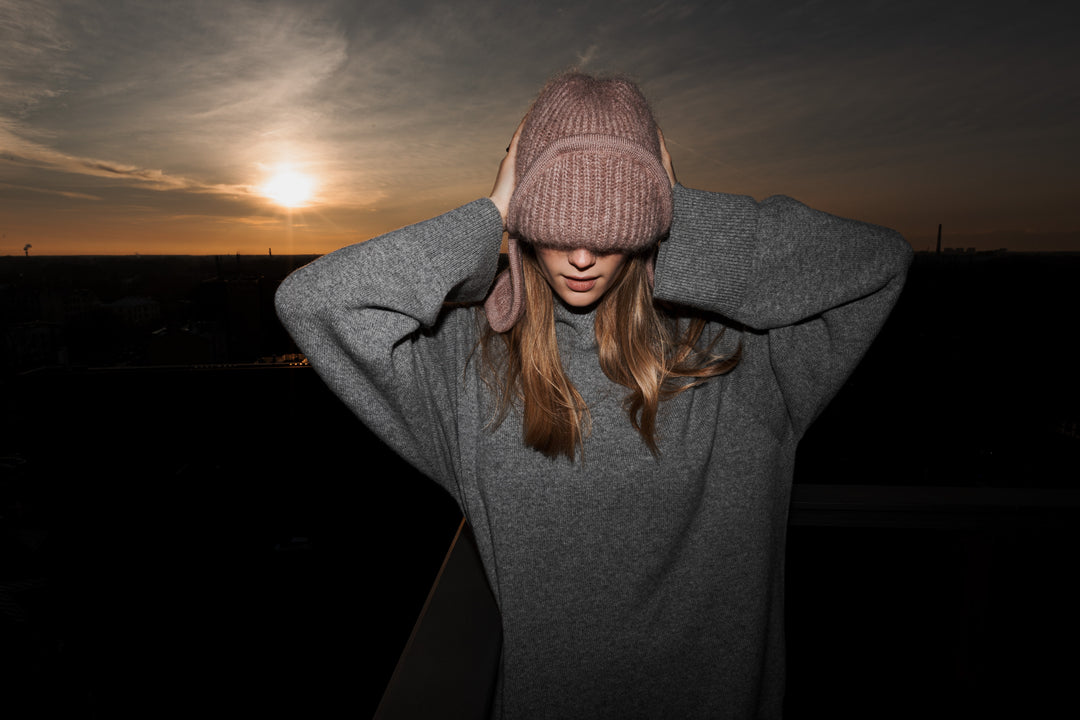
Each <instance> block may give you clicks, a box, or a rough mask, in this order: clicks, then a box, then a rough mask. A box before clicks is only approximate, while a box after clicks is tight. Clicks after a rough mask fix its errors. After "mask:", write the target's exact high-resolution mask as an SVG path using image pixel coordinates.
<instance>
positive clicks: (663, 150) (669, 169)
mask: <svg viewBox="0 0 1080 720" xmlns="http://www.w3.org/2000/svg"><path fill="white" fill-rule="evenodd" d="M656 134H657V136H659V138H660V164H661V165H663V166H664V172H666V173H667V176H668V180H670V181H671V187H675V183H676V182H677V181H676V180H675V166H674V165H673V164H672V162H671V153H669V152H668V149H667V143H665V142H664V131H663V130H661V129H660V126H659V125H658V126H657V127H656Z"/></svg>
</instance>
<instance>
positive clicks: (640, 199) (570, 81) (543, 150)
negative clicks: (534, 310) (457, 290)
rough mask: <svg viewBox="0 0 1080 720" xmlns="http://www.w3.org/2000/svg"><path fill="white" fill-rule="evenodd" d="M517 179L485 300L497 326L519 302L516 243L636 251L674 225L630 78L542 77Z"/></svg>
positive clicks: (652, 133)
mask: <svg viewBox="0 0 1080 720" xmlns="http://www.w3.org/2000/svg"><path fill="white" fill-rule="evenodd" d="M515 178H516V185H515V188H514V194H513V196H512V197H511V198H510V207H509V210H508V212H507V217H506V229H507V232H508V233H509V238H510V239H509V244H508V249H509V260H510V267H509V268H508V269H507V270H505V271H504V272H502V273H501V274H500V275H499V277H498V278H496V280H495V286H494V287H493V289H492V291H491V294H490V295H489V296H488V299H487V301H486V302H485V303H484V311H485V313H486V314H487V318H488V324H490V325H491V327H492V329H493V330H495V331H496V332H506V331H507V330H509V329H510V328H512V327H513V326H514V323H516V322H517V321H518V319H519V318H520V317H521V315H522V313H523V312H524V310H525V300H524V294H525V284H524V277H523V272H522V266H521V249H520V247H519V245H518V243H519V242H526V243H529V244H531V245H535V246H540V247H551V248H560V249H562V248H565V249H574V248H582V247H584V248H587V249H589V250H592V251H594V252H597V253H613V252H618V253H635V252H640V251H642V250H645V249H647V248H649V247H652V245H653V244H655V243H656V242H657V240H658V239H659V238H660V236H661V235H663V234H664V233H666V232H667V231H668V229H669V228H670V226H671V208H672V199H671V181H670V179H669V178H668V175H667V173H666V172H665V171H664V168H663V166H662V165H661V161H660V140H659V137H658V136H657V132H656V121H655V120H654V119H653V116H652V111H651V110H650V109H649V104H648V102H646V100H645V97H644V96H643V95H642V94H641V91H640V90H639V89H638V88H637V86H635V85H634V84H633V83H631V82H629V81H627V80H622V79H600V78H594V77H590V76H588V75H582V74H580V73H570V74H567V75H563V76H560V77H558V78H556V79H555V80H552V81H551V82H549V83H548V84H547V86H546V87H545V88H544V89H543V90H542V91H541V93H540V96H539V97H538V98H537V99H536V102H535V103H533V106H532V108H531V109H530V110H529V113H528V115H526V117H525V125H524V126H523V127H522V129H521V135H520V137H519V138H518V146H517V162H516V165H515Z"/></svg>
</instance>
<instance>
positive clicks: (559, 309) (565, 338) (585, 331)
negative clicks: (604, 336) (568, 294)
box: [555, 298, 596, 350]
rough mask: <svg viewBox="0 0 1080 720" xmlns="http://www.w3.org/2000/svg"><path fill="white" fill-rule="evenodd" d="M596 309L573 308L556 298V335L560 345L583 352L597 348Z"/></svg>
mask: <svg viewBox="0 0 1080 720" xmlns="http://www.w3.org/2000/svg"><path fill="white" fill-rule="evenodd" d="M595 311H596V308H595V306H594V307H591V308H588V309H580V308H573V307H570V306H568V305H566V303H564V302H562V301H561V300H559V299H558V298H555V335H556V337H557V338H558V339H559V345H560V346H564V347H574V348H579V349H582V350H586V349H593V348H595V347H596V329H595V328H596V312H595Z"/></svg>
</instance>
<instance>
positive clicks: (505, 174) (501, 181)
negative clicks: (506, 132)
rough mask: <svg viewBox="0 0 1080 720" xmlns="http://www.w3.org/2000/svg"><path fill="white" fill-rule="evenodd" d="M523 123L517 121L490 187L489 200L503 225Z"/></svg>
mask: <svg viewBox="0 0 1080 720" xmlns="http://www.w3.org/2000/svg"><path fill="white" fill-rule="evenodd" d="M523 125H525V120H524V118H523V119H522V120H521V122H520V123H518V126H517V130H515V131H514V137H513V138H511V139H510V145H509V146H508V147H507V148H506V157H504V158H503V159H502V162H501V163H499V174H498V175H497V176H496V177H495V187H493V188H491V195H490V198H491V202H493V203H495V207H497V208H498V209H499V215H501V216H502V221H503V227H504V228H505V227H506V214H507V212H509V209H510V198H511V196H513V194H514V166H515V164H516V163H517V144H518V138H519V137H520V136H521V128H522V126H523Z"/></svg>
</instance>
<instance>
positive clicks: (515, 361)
mask: <svg viewBox="0 0 1080 720" xmlns="http://www.w3.org/2000/svg"><path fill="white" fill-rule="evenodd" d="M526 247H527V246H526ZM650 252H652V251H650ZM648 262H649V260H648V256H647V255H643V254H638V255H632V256H630V257H629V258H628V259H627V262H626V263H625V264H624V265H623V268H622V271H621V273H620V275H619V276H618V277H617V278H616V280H615V282H614V283H613V285H612V287H611V288H610V289H609V290H608V291H607V292H606V293H605V294H604V296H603V297H602V298H601V299H600V301H599V302H598V304H597V307H596V311H595V313H596V323H595V325H596V329H595V332H596V340H597V345H598V348H599V360H600V368H601V370H603V372H604V374H605V375H606V376H607V377H608V378H609V379H611V380H612V381H613V382H616V383H618V384H620V385H623V386H624V387H626V388H627V389H628V390H629V391H630V392H629V393H628V394H627V395H626V397H625V398H624V400H623V407H624V409H625V410H626V413H627V415H628V416H629V419H630V424H631V425H632V426H633V428H634V429H635V430H637V432H638V434H639V435H640V436H641V439H642V441H643V442H644V443H645V445H646V446H647V447H648V448H649V450H650V451H651V452H652V453H653V455H659V452H660V451H659V446H658V444H657V433H656V417H657V412H658V410H659V405H660V402H661V401H662V400H668V399H670V398H672V397H675V396H676V395H678V394H679V393H681V392H684V391H685V390H688V389H690V388H692V387H694V386H696V385H700V384H702V383H704V382H705V381H706V380H708V379H709V378H712V377H715V376H717V375H722V374H724V373H726V372H729V371H730V370H731V369H732V368H734V367H735V366H736V365H737V364H738V362H739V358H740V356H741V351H742V346H741V343H740V345H739V347H738V348H737V349H736V350H735V351H734V352H733V353H731V354H730V355H719V354H717V353H715V352H714V348H715V346H716V343H717V342H718V341H719V340H720V337H721V336H722V335H723V332H722V331H721V332H720V333H718V334H716V335H715V336H714V337H712V338H709V339H708V340H707V341H703V340H702V335H703V333H704V330H705V326H706V320H705V319H704V318H703V317H697V316H690V317H684V316H680V315H677V314H674V313H670V312H668V311H667V310H664V309H662V308H658V307H657V306H656V305H655V304H654V303H653V297H652V287H651V284H650V283H649V278H648V269H647V263H648ZM522 269H523V271H524V279H525V312H524V315H523V316H522V317H521V319H520V320H519V321H518V322H517V323H516V324H515V325H514V326H513V327H512V328H511V329H510V330H508V331H506V332H503V333H498V332H495V331H494V330H492V329H491V328H490V326H487V324H486V323H485V324H484V330H483V332H482V334H481V337H480V357H481V364H482V374H483V377H484V379H485V381H486V382H487V384H488V386H489V387H490V388H492V390H493V392H494V394H495V398H496V416H495V418H494V419H493V426H495V427H497V426H498V425H499V424H501V423H502V422H503V420H505V418H506V416H507V414H508V413H509V410H510V408H511V407H512V406H513V405H514V404H515V403H518V404H519V407H520V409H521V414H522V439H523V441H524V442H525V444H526V445H528V446H530V447H533V448H535V449H537V450H539V451H540V452H542V453H544V454H545V455H547V456H549V457H558V456H560V455H563V456H566V457H568V458H570V459H571V460H573V459H574V458H575V457H577V455H578V452H579V451H580V452H582V454H583V453H584V442H585V438H586V437H588V435H589V432H590V429H591V418H590V416H589V409H588V406H587V405H586V404H585V401H584V400H583V399H582V397H581V394H580V393H579V392H578V390H577V388H575V387H574V384H573V383H572V382H571V381H570V378H569V377H567V375H566V371H565V370H564V368H563V366H562V361H561V360H560V357H559V345H558V341H557V339H556V335H555V317H554V303H555V302H556V300H555V298H554V293H553V292H552V290H551V287H550V286H549V285H548V283H547V280H546V279H545V278H544V276H543V273H542V272H541V270H540V268H539V266H538V265H537V261H536V258H535V256H534V255H533V253H532V252H531V248H530V249H527V250H526V251H525V252H523V253H522ZM701 345H704V347H701Z"/></svg>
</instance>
